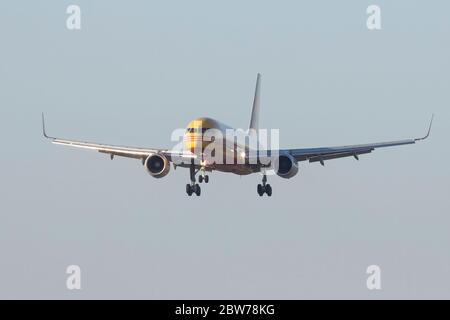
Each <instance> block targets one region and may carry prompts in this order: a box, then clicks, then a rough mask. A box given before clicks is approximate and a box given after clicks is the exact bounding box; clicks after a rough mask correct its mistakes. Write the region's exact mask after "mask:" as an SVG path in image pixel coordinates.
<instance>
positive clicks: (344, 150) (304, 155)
mask: <svg viewBox="0 0 450 320" xmlns="http://www.w3.org/2000/svg"><path fill="white" fill-rule="evenodd" d="M433 119H434V114H433V115H432V116H431V120H430V124H429V126H428V131H427V133H426V135H425V136H423V137H420V138H413V139H404V140H394V141H387V142H376V143H367V144H357V145H346V146H336V147H319V148H301V149H288V150H280V152H287V153H289V154H291V155H292V156H294V157H295V158H297V160H308V159H310V158H311V157H318V156H319V157H320V156H324V155H342V156H344V154H347V155H348V156H351V155H354V156H357V155H358V154H363V153H369V152H371V151H373V150H374V149H376V148H383V147H394V146H401V145H407V144H415V143H416V142H417V141H422V140H425V139H427V138H428V137H429V136H430V132H431V128H432V124H433Z"/></svg>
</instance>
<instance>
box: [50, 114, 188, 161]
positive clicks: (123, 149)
mask: <svg viewBox="0 0 450 320" xmlns="http://www.w3.org/2000/svg"><path fill="white" fill-rule="evenodd" d="M42 134H43V136H44V137H45V138H47V139H49V140H51V142H52V143H53V144H58V145H65V146H70V147H75V148H83V149H90V150H96V151H99V152H101V153H107V154H112V155H118V156H125V157H127V156H129V157H133V158H145V157H147V156H149V155H151V154H154V153H163V154H165V155H167V156H169V157H171V156H174V155H176V156H182V157H188V155H186V154H184V153H183V152H180V151H175V150H168V149H149V148H138V147H128V146H118V145H111V144H103V143H95V142H88V141H80V140H71V139H62V138H55V137H52V136H49V135H48V134H47V131H46V127H45V118H44V114H43V113H42Z"/></svg>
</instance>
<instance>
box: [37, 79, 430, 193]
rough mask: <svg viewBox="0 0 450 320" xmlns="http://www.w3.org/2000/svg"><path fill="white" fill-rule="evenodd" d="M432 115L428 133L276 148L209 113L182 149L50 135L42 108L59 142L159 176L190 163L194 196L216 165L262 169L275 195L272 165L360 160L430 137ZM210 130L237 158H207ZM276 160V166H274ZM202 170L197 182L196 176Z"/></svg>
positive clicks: (255, 114)
mask: <svg viewBox="0 0 450 320" xmlns="http://www.w3.org/2000/svg"><path fill="white" fill-rule="evenodd" d="M260 86H261V75H260V74H259V73H258V75H257V79H256V88H255V94H254V98H253V105H252V109H251V118H250V124H249V129H248V131H246V132H245V135H246V136H247V137H252V136H254V134H255V132H258V130H260V129H259V113H260ZM433 117H434V115H433V116H432V117H431V121H430V124H429V127H428V131H427V133H426V135H425V136H423V137H420V138H412V139H405V140H395V141H387V142H378V143H369V144H357V145H345V146H338V147H319V148H299V149H280V148H278V149H276V150H271V149H266V150H264V149H262V148H261V145H260V144H259V143H257V144H256V147H255V145H253V146H249V145H248V144H246V143H240V142H236V139H235V138H234V137H233V138H232V140H230V139H229V137H227V135H226V134H225V131H227V130H229V129H232V127H230V126H227V125H225V124H223V123H221V122H219V121H217V120H215V119H212V118H208V117H200V118H195V119H193V120H192V121H190V122H189V124H188V125H187V128H186V130H185V132H184V136H183V142H182V144H183V147H182V148H181V149H180V150H175V149H158V148H136V147H128V146H117V145H110V144H102V143H94V142H85V141H79V140H69V139H62V138H55V137H51V136H49V135H47V132H46V128H45V119H44V114H43V113H42V133H43V136H44V137H45V138H47V139H50V140H51V142H52V143H54V144H58V145H65V146H70V147H76V148H84V149H90V150H96V151H98V152H100V153H105V154H109V155H110V158H111V160H112V159H114V157H115V156H120V157H128V158H135V159H139V160H141V161H142V164H143V165H144V167H145V169H146V170H147V171H148V173H149V174H150V175H151V176H152V177H154V178H162V177H165V176H166V175H167V174H168V173H169V171H170V167H171V163H172V165H173V167H174V169H176V168H177V167H178V166H179V167H184V168H188V169H189V172H190V183H188V184H186V193H187V194H188V196H192V194H196V195H197V196H200V194H201V188H200V185H199V184H198V183H202V182H205V183H208V182H209V176H208V175H207V174H206V172H212V171H215V170H216V171H221V172H227V173H233V174H237V175H248V174H252V173H262V182H261V183H260V184H258V185H257V193H258V195H259V196H260V197H262V196H263V195H264V194H267V196H269V197H270V196H272V187H271V185H270V184H268V183H267V171H268V170H269V169H270V168H272V169H274V172H275V173H276V174H277V175H278V176H279V177H281V178H285V179H290V178H292V177H294V176H295V175H296V174H297V173H298V171H299V165H298V163H299V162H301V161H309V162H310V163H312V162H319V163H320V164H321V165H322V166H324V165H325V161H328V160H332V159H338V158H344V157H354V158H355V159H356V160H359V156H360V155H363V154H368V153H371V152H372V151H374V150H375V149H377V148H383V147H392V146H400V145H407V144H415V143H416V142H418V141H421V140H425V139H427V138H428V136H429V135H430V131H431V126H432V123H433ZM210 130H214V131H215V132H219V133H222V135H221V137H220V138H219V139H217V140H216V141H214V143H218V145H224V146H225V147H224V148H223V150H222V149H221V148H217V149H218V150H220V151H219V152H218V156H217V158H218V159H222V158H223V157H225V153H226V152H225V150H224V149H226V148H227V147H230V149H231V156H232V160H233V161H231V162H229V161H222V162H221V161H209V160H210V158H208V159H207V158H206V152H205V151H206V149H207V148H208V146H210V145H211V143H212V142H211V141H212V140H214V139H212V140H208V139H205V136H206V133H207V132H208V131H210ZM260 148H261V149H260ZM217 158H216V159H217ZM238 160H241V161H238ZM275 163H276V166H274V164H275ZM197 175H198V183H197V180H196V176H197Z"/></svg>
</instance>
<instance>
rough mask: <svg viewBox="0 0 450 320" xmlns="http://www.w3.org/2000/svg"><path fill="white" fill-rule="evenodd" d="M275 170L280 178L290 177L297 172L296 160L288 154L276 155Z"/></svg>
mask: <svg viewBox="0 0 450 320" xmlns="http://www.w3.org/2000/svg"><path fill="white" fill-rule="evenodd" d="M275 172H276V173H277V175H279V176H280V177H282V178H285V179H290V178H292V177H293V176H295V175H296V174H297V173H298V163H297V160H295V158H294V157H293V156H291V155H290V154H283V155H280V156H279V157H278V163H277V166H276V167H275Z"/></svg>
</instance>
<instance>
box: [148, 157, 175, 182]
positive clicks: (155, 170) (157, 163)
mask: <svg viewBox="0 0 450 320" xmlns="http://www.w3.org/2000/svg"><path fill="white" fill-rule="evenodd" d="M144 165H145V168H146V169H147V171H148V173H150V175H151V176H152V177H154V178H162V177H165V176H166V175H167V174H168V173H169V171H170V162H169V160H167V158H166V157H165V156H164V155H162V154H157V153H155V154H152V155H150V156H148V158H147V159H146V160H145V163H144Z"/></svg>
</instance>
